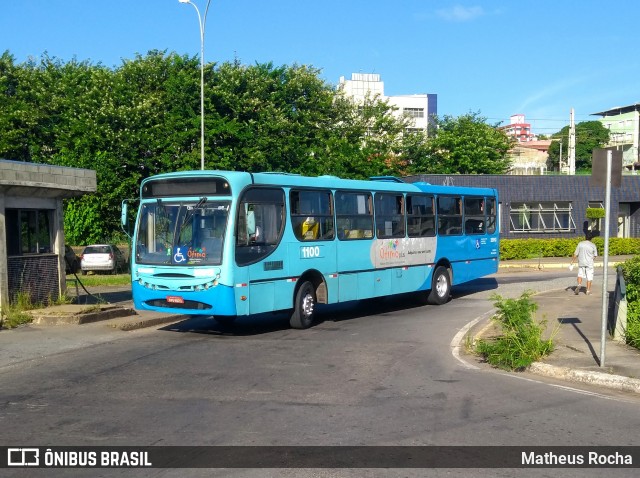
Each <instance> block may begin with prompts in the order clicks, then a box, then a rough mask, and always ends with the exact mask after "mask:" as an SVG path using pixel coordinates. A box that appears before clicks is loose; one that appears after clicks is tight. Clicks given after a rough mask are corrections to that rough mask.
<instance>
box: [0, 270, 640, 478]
mask: <svg viewBox="0 0 640 478" xmlns="http://www.w3.org/2000/svg"><path fill="white" fill-rule="evenodd" d="M532 277H534V278H536V279H537V278H538V277H541V276H540V275H539V274H538V273H535V274H532ZM571 277H572V275H571ZM566 278H567V274H558V275H556V276H552V275H549V276H546V279H545V280H544V281H541V282H540V284H542V285H541V287H543V288H553V286H554V284H556V282H557V283H560V282H562V281H564V280H566ZM503 279H504V283H502V281H503ZM499 282H500V283H501V284H500V285H499ZM535 282H536V281H535V280H532V281H530V280H527V275H523V274H519V275H517V274H514V275H507V276H501V277H500V278H498V279H496V278H488V279H484V280H482V281H477V282H476V283H474V284H472V285H471V286H469V287H465V288H459V289H457V290H456V293H455V296H456V298H455V299H454V300H453V301H452V302H450V303H448V304H446V305H445V306H440V307H437V306H421V305H419V304H418V303H417V302H416V301H415V300H413V298H412V297H410V296H403V297H399V298H394V299H385V300H376V301H364V302H360V303H355V304H351V305H350V306H349V307H332V308H325V309H324V310H323V311H322V319H323V320H322V322H321V323H320V324H318V325H317V326H315V327H313V328H311V329H308V330H293V329H290V328H288V324H287V321H286V319H285V318H283V317H282V316H279V315H270V316H263V317H261V318H259V319H263V320H258V319H256V318H252V319H239V321H238V323H236V324H234V325H233V326H231V327H225V326H220V325H218V324H216V323H215V322H213V321H210V320H208V319H202V318H200V319H190V320H186V321H183V322H179V323H177V324H173V325H171V326H168V327H164V328H162V329H159V330H154V329H146V330H141V331H135V332H121V333H119V334H114V335H113V336H110V338H105V340H104V341H103V342H101V343H93V344H91V346H90V347H83V348H78V349H75V350H69V351H67V352H65V353H61V354H58V355H55V356H50V357H46V358H43V359H40V360H35V361H31V362H29V363H25V364H24V365H23V366H20V367H11V368H6V369H2V370H0V391H1V392H0V394H1V396H2V400H1V401H0V442H1V443H3V444H6V445H13V444H20V445H22V446H28V445H42V446H46V445H52V446H64V445H68V446H74V445H75V446H77V445H103V446H107V445H109V446H116V445H137V446H160V445H289V446H296V445H496V446H506V445H522V446H550V445H571V446H579V445H580V446H582V445H584V446H603V445H611V446H621V445H634V444H637V441H638V439H637V430H638V424H639V420H640V408H639V407H638V404H639V402H638V400H637V398H635V397H630V396H625V395H618V396H614V395H611V396H606V395H601V394H599V393H593V392H589V391H583V390H577V389H574V388H569V387H559V386H552V384H549V383H544V382H542V381H540V380H537V379H534V378H532V377H530V376H527V375H518V376H514V375H510V374H504V373H499V372H495V371H493V370H492V369H489V368H481V369H477V370H474V369H470V368H467V367H465V366H464V364H463V363H461V362H460V361H459V360H457V359H456V358H455V357H454V356H453V355H452V352H451V340H452V338H453V337H454V336H455V335H456V334H457V333H458V331H459V330H461V329H462V328H463V327H464V326H465V325H466V324H467V323H469V322H470V321H472V320H473V319H475V318H477V317H478V316H479V315H481V314H482V313H486V312H488V311H489V310H490V309H491V303H490V301H488V300H487V297H488V296H489V295H491V294H492V293H493V292H498V293H502V294H504V295H510V294H514V293H516V292H517V291H518V290H520V289H522V288H526V287H527V285H532V284H533V283H535ZM556 285H557V284H556ZM0 471H10V473H8V474H7V475H3V476H36V475H37V474H38V472H41V473H39V474H41V476H47V477H50V476H234V477H235V476H445V475H446V476H452V475H453V476H515V475H517V476H576V477H577V476H601V475H602V473H603V471H604V470H602V469H601V470H586V469H562V470H557V469H555V470H517V472H516V470H507V469H498V470H496V469H493V470H474V471H473V473H470V470H464V469H452V470H426V471H425V470H400V471H393V472H392V471H390V470H318V469H315V470H305V471H303V470H241V469H240V470H215V471H211V470H159V469H154V470H144V471H142V470H137V471H134V470H92V471H91V473H89V474H80V473H79V472H80V470H75V471H74V470H28V471H29V473H28V474H25V473H26V471H23V470H18V471H13V470H0ZM633 471H634V470H628V469H627V470H620V469H613V470H611V469H610V470H606V473H607V474H608V475H610V476H635V473H631V472H633ZM74 472H77V473H75V474H74Z"/></svg>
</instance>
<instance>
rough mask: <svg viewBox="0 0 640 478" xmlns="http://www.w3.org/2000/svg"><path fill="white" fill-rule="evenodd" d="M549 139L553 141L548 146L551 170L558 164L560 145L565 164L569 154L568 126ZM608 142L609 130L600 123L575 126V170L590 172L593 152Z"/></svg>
mask: <svg viewBox="0 0 640 478" xmlns="http://www.w3.org/2000/svg"><path fill="white" fill-rule="evenodd" d="M551 139H552V140H554V141H552V143H551V146H549V165H550V168H553V167H558V165H559V163H560V144H562V156H563V158H565V162H566V158H567V155H568V153H569V126H565V127H564V128H562V129H561V130H560V131H559V132H558V133H555V134H553V135H551ZM608 142H609V130H608V129H607V128H605V127H604V125H603V124H602V123H601V122H600V121H583V122H582V123H578V124H576V170H590V169H591V156H592V154H593V150H594V149H598V148H602V147H604V146H605V145H606V144H607V143H608Z"/></svg>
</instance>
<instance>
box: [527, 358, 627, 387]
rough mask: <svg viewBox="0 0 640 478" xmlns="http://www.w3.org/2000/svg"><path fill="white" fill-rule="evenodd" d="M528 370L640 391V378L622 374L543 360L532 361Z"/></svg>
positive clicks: (571, 379)
mask: <svg viewBox="0 0 640 478" xmlns="http://www.w3.org/2000/svg"><path fill="white" fill-rule="evenodd" d="M528 370H529V371H530V372H532V373H535V374H538V375H545V376H547V377H555V378H559V379H563V380H569V381H572V382H579V383H587V384H590V385H599V386H602V387H608V388H613V389H616V390H621V391H625V392H634V393H640V379H637V378H630V377H623V376H621V375H611V374H608V373H603V372H591V371H586V370H576V369H572V368H568V367H558V366H556V365H549V364H546V363H543V362H534V363H532V364H531V365H530V366H529V368H528Z"/></svg>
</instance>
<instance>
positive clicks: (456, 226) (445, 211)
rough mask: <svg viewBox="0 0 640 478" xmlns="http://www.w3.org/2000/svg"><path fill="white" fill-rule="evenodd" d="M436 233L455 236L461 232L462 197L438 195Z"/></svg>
mask: <svg viewBox="0 0 640 478" xmlns="http://www.w3.org/2000/svg"><path fill="white" fill-rule="evenodd" d="M437 202H438V234H439V235H441V236H457V235H460V234H462V198H460V197H454V196H440V197H438V200H437Z"/></svg>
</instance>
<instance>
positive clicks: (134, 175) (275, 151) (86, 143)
mask: <svg viewBox="0 0 640 478" xmlns="http://www.w3.org/2000/svg"><path fill="white" fill-rule="evenodd" d="M199 106H200V63H199V61H198V58H197V57H188V56H179V55H177V54H175V53H170V54H167V52H166V51H150V52H148V53H147V55H145V56H141V55H137V56H136V57H135V58H134V59H132V60H124V61H123V63H122V65H120V66H119V67H117V68H106V67H104V66H102V65H100V64H98V65H92V64H91V63H90V62H88V61H83V62H79V61H76V60H73V61H70V62H67V63H65V62H62V61H60V60H58V59H55V58H50V57H48V56H46V55H45V56H44V57H43V58H42V59H40V60H39V61H35V60H32V61H29V62H27V63H24V64H20V65H17V64H15V60H14V58H13V57H12V56H11V55H10V54H9V53H8V52H5V53H4V54H3V55H2V56H0V156H1V157H5V158H8V159H15V160H21V161H30V162H41V163H47V164H56V165H60V166H70V167H79V168H88V169H93V170H95V171H96V175H97V181H98V186H97V192H96V194H94V195H90V196H85V197H81V198H76V199H70V200H67V201H65V229H66V233H67V236H68V240H69V242H71V243H75V244H83V243H88V242H97V241H107V240H112V239H113V238H114V236H117V235H118V234H119V233H120V206H121V202H122V200H123V199H130V198H136V197H138V193H139V192H138V191H139V187H140V183H141V181H142V180H143V179H144V178H146V177H148V176H150V175H153V174H158V173H165V172H171V171H179V170H191V169H199V166H200V148H199V139H200V107H199ZM392 113H393V108H392V107H391V106H390V105H388V104H387V103H386V102H383V101H379V99H378V98H368V99H367V100H366V101H365V102H364V103H360V104H356V103H354V102H352V101H351V100H349V99H348V98H345V97H344V96H343V95H341V94H338V93H337V92H336V91H335V89H334V87H333V86H331V85H329V84H327V83H326V82H325V81H323V80H322V79H320V71H319V70H317V69H315V68H313V67H310V66H305V65H302V66H300V65H293V66H286V65H283V66H279V67H275V66H274V65H273V64H272V63H265V64H255V65H250V66H246V65H241V64H240V63H239V62H238V61H234V62H231V63H223V64H220V65H215V64H208V65H205V167H206V168H207V169H228V170H243V171H250V172H257V171H284V172H291V173H300V174H305V175H309V176H313V175H322V174H333V175H340V176H343V177H348V178H367V177H369V176H374V175H399V174H403V173H404V168H405V166H406V164H407V163H408V162H409V161H412V159H413V158H414V157H416V158H417V157H420V156H422V155H423V154H422V153H423V151H424V144H425V141H424V138H423V137H421V136H419V135H413V134H412V135H407V134H405V133H404V132H405V130H406V128H407V127H408V126H410V121H409V119H408V118H397V117H395V116H394V115H393V114H392Z"/></svg>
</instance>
